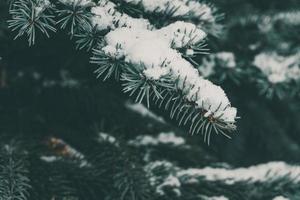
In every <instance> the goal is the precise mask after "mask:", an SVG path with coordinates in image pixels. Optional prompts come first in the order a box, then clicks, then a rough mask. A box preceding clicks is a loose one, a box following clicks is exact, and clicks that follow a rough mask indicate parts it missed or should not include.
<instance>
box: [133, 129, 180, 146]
mask: <svg viewBox="0 0 300 200" xmlns="http://www.w3.org/2000/svg"><path fill="white" fill-rule="evenodd" d="M128 143H129V144H130V145H133V146H155V145H159V144H168V145H172V146H180V145H184V144H185V139H184V138H183V137H178V136H176V135H175V134H174V132H162V133H160V134H159V135H158V136H156V137H154V136H151V135H140V136H137V137H136V138H135V139H134V140H130V141H129V142H128Z"/></svg>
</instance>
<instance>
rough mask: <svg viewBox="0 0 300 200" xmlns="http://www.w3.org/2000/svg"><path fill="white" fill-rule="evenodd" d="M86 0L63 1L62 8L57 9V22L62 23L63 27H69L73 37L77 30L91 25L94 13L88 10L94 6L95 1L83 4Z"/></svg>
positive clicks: (61, 26)
mask: <svg viewBox="0 0 300 200" xmlns="http://www.w3.org/2000/svg"><path fill="white" fill-rule="evenodd" d="M83 1H84V0H78V1H71V3H63V1H62V4H63V5H61V8H60V7H59V9H57V16H58V18H59V19H58V21H57V22H56V24H60V28H61V29H66V28H67V27H69V28H68V29H69V30H68V31H69V32H70V34H71V37H73V35H74V34H75V32H76V31H77V30H82V29H83V28H87V27H88V26H89V25H90V19H91V17H92V14H91V13H90V12H87V10H88V9H89V8H90V7H92V6H93V5H94V4H93V3H87V4H82V2H83Z"/></svg>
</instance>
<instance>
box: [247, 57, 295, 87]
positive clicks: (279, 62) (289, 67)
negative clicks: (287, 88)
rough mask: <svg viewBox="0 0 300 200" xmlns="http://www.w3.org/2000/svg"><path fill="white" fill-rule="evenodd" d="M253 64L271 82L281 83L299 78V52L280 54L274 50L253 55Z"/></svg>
mask: <svg viewBox="0 0 300 200" xmlns="http://www.w3.org/2000/svg"><path fill="white" fill-rule="evenodd" d="M253 64H254V65H255V66H256V67H257V68H259V69H260V70H261V71H262V73H263V74H264V75H265V76H266V77H267V78H268V80H269V81H270V82H271V83H282V82H288V81H290V80H299V79H300V53H298V54H295V55H291V56H286V57H285V56H281V55H278V54H277V53H275V52H271V53H261V54H258V55H257V56H255V58H254V62H253Z"/></svg>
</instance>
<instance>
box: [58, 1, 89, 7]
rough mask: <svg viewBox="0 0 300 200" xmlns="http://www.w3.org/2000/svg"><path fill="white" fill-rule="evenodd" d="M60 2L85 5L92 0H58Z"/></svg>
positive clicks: (70, 4)
mask: <svg viewBox="0 0 300 200" xmlns="http://www.w3.org/2000/svg"><path fill="white" fill-rule="evenodd" d="M59 1H60V2H61V3H63V4H65V5H69V6H73V5H78V6H87V5H93V4H94V3H93V1H91V0H59Z"/></svg>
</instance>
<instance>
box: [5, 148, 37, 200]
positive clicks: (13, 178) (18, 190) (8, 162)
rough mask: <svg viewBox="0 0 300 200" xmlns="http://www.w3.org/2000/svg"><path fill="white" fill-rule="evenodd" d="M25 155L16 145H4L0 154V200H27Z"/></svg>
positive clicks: (27, 186) (28, 186)
mask: <svg viewBox="0 0 300 200" xmlns="http://www.w3.org/2000/svg"><path fill="white" fill-rule="evenodd" d="M29 182H30V180H29V178H28V169H27V164H26V159H25V155H24V154H23V153H20V152H18V149H17V144H15V143H11V144H6V145H4V146H3V147H2V149H1V154H0V199H1V200H8V199H19V200H27V199H28V196H29V189H30V188H31V186H30V184H29Z"/></svg>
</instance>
